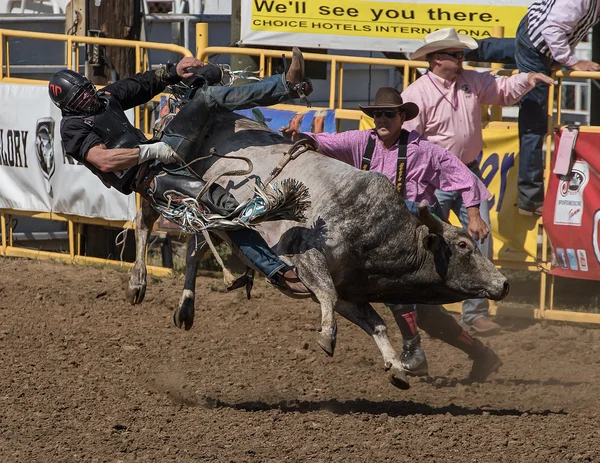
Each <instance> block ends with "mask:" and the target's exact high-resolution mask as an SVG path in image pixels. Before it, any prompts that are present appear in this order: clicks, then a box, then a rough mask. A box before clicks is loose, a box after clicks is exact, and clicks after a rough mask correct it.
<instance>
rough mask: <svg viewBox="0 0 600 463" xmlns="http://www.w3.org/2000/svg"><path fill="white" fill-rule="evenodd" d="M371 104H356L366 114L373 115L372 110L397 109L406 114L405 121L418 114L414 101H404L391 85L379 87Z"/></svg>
mask: <svg viewBox="0 0 600 463" xmlns="http://www.w3.org/2000/svg"><path fill="white" fill-rule="evenodd" d="M373 103H374V104H373V105H372V106H363V105H358V107H359V108H360V109H362V110H363V112H364V113H365V114H366V115H367V116H371V117H373V112H374V111H378V110H379V111H385V110H386V109H398V110H399V111H403V112H404V114H406V119H404V120H405V121H410V120H411V119H414V118H415V117H417V114H419V107H418V106H417V105H416V104H414V103H404V102H403V101H402V97H401V96H400V93H399V92H398V90H396V89H395V88H393V87H381V88H380V89H379V90H377V93H376V94H375V101H374V102H373Z"/></svg>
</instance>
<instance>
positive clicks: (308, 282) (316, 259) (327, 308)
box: [290, 248, 338, 356]
mask: <svg viewBox="0 0 600 463" xmlns="http://www.w3.org/2000/svg"><path fill="white" fill-rule="evenodd" d="M290 260H291V261H292V263H293V264H294V265H295V266H296V270H297V272H298V276H299V277H300V279H301V280H302V282H303V283H304V284H305V286H306V287H307V288H308V289H310V290H311V291H312V292H313V294H314V295H315V297H316V298H317V300H318V302H319V304H320V305H321V328H320V330H319V334H318V336H317V344H319V346H320V347H321V349H323V350H324V351H325V352H326V353H327V355H329V356H333V353H334V351H335V343H336V340H337V322H336V320H335V312H334V309H335V307H336V304H337V301H338V299H337V291H336V289H335V285H334V284H333V280H332V279H331V274H330V273H329V270H328V268H327V262H326V260H325V256H323V254H322V253H321V252H320V251H318V250H317V249H314V248H313V249H309V250H307V251H306V252H304V253H303V254H297V255H295V256H293V257H291V258H290Z"/></svg>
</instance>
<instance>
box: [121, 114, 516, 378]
mask: <svg viewBox="0 0 600 463" xmlns="http://www.w3.org/2000/svg"><path fill="white" fill-rule="evenodd" d="M215 117H216V119H215V121H214V122H213V124H212V125H211V131H210V132H209V134H208V136H207V138H206V139H205V140H204V143H203V147H202V150H201V151H202V152H201V153H200V159H201V160H200V161H199V162H197V163H195V164H194V170H195V171H196V172H203V173H204V178H205V179H209V178H214V177H215V176H218V175H220V174H224V173H226V172H230V171H233V170H243V169H245V168H247V165H246V163H245V162H244V161H242V160H234V159H227V156H230V155H233V156H242V157H245V158H248V159H249V160H250V161H251V162H252V164H253V171H252V174H251V175H249V176H247V177H239V176H238V177H233V176H224V177H222V178H220V179H219V181H218V183H219V184H220V185H222V186H223V187H224V188H226V189H227V190H228V191H229V192H231V193H233V194H234V196H235V197H236V199H237V200H238V201H240V202H242V201H244V200H246V199H248V198H249V197H250V196H251V195H252V191H251V189H250V188H248V187H249V185H250V184H251V183H253V182H254V180H255V179H256V178H257V177H260V178H261V179H263V180H264V179H266V178H268V177H269V175H270V173H272V171H273V170H274V168H275V167H276V166H277V165H278V163H279V162H280V161H281V159H282V156H283V154H284V153H286V152H287V151H288V150H289V149H290V147H291V143H290V142H288V141H287V140H285V139H284V138H283V137H281V136H280V135H278V134H276V133H274V132H272V131H271V130H269V129H268V128H266V127H265V126H264V125H262V124H260V123H259V122H255V121H252V120H250V119H247V118H244V117H242V116H239V115H237V114H235V113H223V114H219V115H218V116H215ZM211 149H213V150H215V149H216V151H217V152H218V153H219V154H220V155H221V156H225V159H223V158H222V157H215V156H210V155H209V154H210V150H211ZM204 157H205V158H204ZM203 158H204V159H203ZM279 178H293V179H296V180H298V181H300V182H302V183H304V184H305V185H306V186H307V187H308V190H309V192H310V201H311V204H310V207H309V208H308V210H307V211H306V212H305V215H306V218H307V221H306V222H305V223H303V224H301V223H298V222H293V221H287V220H280V221H271V222H263V223H261V224H260V225H259V226H257V230H258V231H259V232H260V233H261V235H262V236H263V237H264V238H265V240H266V241H267V243H268V244H269V246H271V248H272V249H273V250H274V252H275V254H277V255H279V256H281V257H282V258H283V259H284V260H286V261H287V262H288V263H290V264H292V265H294V266H295V267H296V269H297V273H298V275H299V277H300V279H301V280H302V282H303V283H304V284H305V285H306V286H307V287H308V288H309V289H310V290H311V291H312V293H313V294H314V297H313V299H314V300H316V301H318V302H319V304H320V305H321V328H320V330H319V334H318V339H317V342H318V344H319V346H321V348H322V349H323V350H324V351H325V352H326V353H327V354H329V355H330V356H331V355H333V353H334V349H335V344H336V335H337V326H336V320H335V315H334V312H337V313H339V314H341V315H342V316H344V317H345V318H347V319H348V320H350V321H351V322H353V323H355V324H356V325H358V326H360V327H361V328H362V329H363V330H364V331H366V332H367V333H368V334H369V335H371V336H372V337H373V339H374V341H375V343H376V344H377V347H378V348H379V350H380V351H381V354H382V356H383V361H384V366H385V369H386V371H388V372H389V379H390V381H391V382H392V384H394V385H395V386H396V387H399V388H402V389H406V388H408V381H407V378H406V374H405V372H404V370H403V368H402V366H401V362H400V357H399V356H398V354H397V353H396V351H395V350H394V348H393V347H392V345H391V343H390V341H389V339H388V336H387V333H386V326H385V323H384V321H383V319H382V318H381V317H380V316H379V315H378V314H377V312H376V311H375V310H374V309H373V307H372V306H371V304H370V303H372V302H386V303H392V304H398V303H423V304H446V303H452V302H457V301H462V300H465V299H470V298H488V299H493V300H500V299H503V298H504V297H505V296H506V295H507V293H508V290H509V284H508V281H507V279H506V278H505V277H504V276H503V275H502V274H501V273H500V272H499V271H498V270H497V269H496V268H495V266H494V265H493V264H492V262H490V261H489V260H488V259H487V258H485V257H484V256H483V255H482V254H481V253H480V251H479V250H478V249H477V246H476V245H475V243H474V241H473V239H472V238H471V237H470V236H469V235H468V234H467V233H466V232H465V231H463V230H462V229H460V228H457V227H454V226H451V225H448V224H446V223H443V222H441V221H440V220H438V219H437V218H436V217H434V216H433V215H431V214H430V212H429V210H428V209H427V207H423V206H422V207H420V208H419V215H418V217H417V216H415V215H413V214H411V213H410V212H409V211H408V209H407V207H406V205H405V204H404V201H403V198H402V197H401V195H400V194H399V193H398V192H397V191H396V190H395V188H394V186H393V185H392V183H391V182H390V181H389V180H388V179H387V178H386V177H384V176H383V175H381V174H378V173H374V172H364V171H360V170H357V169H355V168H354V167H351V166H349V165H346V164H344V163H341V162H339V161H336V160H333V159H330V158H328V157H326V156H322V155H320V154H318V153H316V152H314V151H310V150H309V151H307V152H305V153H303V154H302V155H300V156H299V157H298V158H297V159H295V160H293V161H291V162H289V163H288V164H287V165H285V167H284V168H283V171H282V172H281V173H280V174H279ZM157 218H158V213H157V212H155V211H154V209H152V208H151V207H150V206H149V204H148V203H147V202H146V201H143V203H142V208H141V209H140V212H139V213H138V216H137V218H136V226H137V228H136V241H137V245H136V247H137V258H136V263H135V266H134V268H133V270H132V273H131V277H130V280H129V284H128V288H127V297H128V300H129V301H130V302H131V303H140V302H142V300H143V298H144V294H145V291H146V262H145V255H146V246H147V243H148V238H149V235H150V230H151V228H152V225H153V223H154V221H155V220H156V219H157ZM217 233H219V232H217ZM219 234H220V233H219ZM222 235H223V236H222V238H225V239H226V236H225V235H224V234H222ZM198 242H204V238H203V237H202V235H200V236H199V237H198V239H197V240H194V239H191V240H190V243H198ZM201 254H202V253H200V252H196V246H195V245H190V246H188V252H187V261H186V264H187V272H186V279H185V288H184V291H183V295H182V298H181V302H180V305H179V307H178V308H177V309H176V311H175V314H174V319H175V321H176V324H177V325H178V326H179V327H182V326H185V328H186V329H190V328H191V327H192V323H193V320H194V303H195V301H194V300H195V280H196V271H197V267H198V261H199V257H200V256H201ZM246 263H247V262H246Z"/></svg>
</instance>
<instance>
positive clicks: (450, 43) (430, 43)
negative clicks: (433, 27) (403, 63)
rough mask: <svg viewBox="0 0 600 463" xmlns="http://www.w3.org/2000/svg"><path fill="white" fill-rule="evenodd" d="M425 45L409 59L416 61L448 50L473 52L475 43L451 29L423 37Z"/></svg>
mask: <svg viewBox="0 0 600 463" xmlns="http://www.w3.org/2000/svg"><path fill="white" fill-rule="evenodd" d="M424 41H425V44H424V45H423V46H422V47H420V48H417V49H416V50H415V51H414V53H413V54H412V55H411V57H410V59H412V60H418V59H421V58H424V57H425V56H427V55H428V54H429V53H434V52H436V51H440V50H447V49H448V48H468V49H469V50H475V49H476V48H477V42H476V41H475V40H474V39H472V38H471V37H469V36H468V35H465V34H459V33H458V32H456V29H454V28H453V27H448V28H446V29H440V30H437V31H435V32H432V33H431V34H427V35H426V36H425V39H424Z"/></svg>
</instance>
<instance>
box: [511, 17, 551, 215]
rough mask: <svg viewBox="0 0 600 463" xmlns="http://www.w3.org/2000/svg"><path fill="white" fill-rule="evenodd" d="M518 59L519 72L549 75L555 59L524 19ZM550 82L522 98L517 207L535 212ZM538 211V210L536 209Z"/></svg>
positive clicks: (541, 198) (540, 201) (539, 199)
mask: <svg viewBox="0 0 600 463" xmlns="http://www.w3.org/2000/svg"><path fill="white" fill-rule="evenodd" d="M516 40H517V46H516V50H515V60H516V63H517V68H518V69H519V72H542V73H544V74H547V75H549V74H550V71H551V67H552V59H551V58H548V57H547V56H545V55H542V54H541V53H540V52H538V51H537V49H536V48H535V47H534V45H533V44H532V43H531V40H530V39H529V36H528V33H527V26H526V24H525V20H523V21H521V24H520V25H519V28H518V29H517V38H516ZM547 113H548V85H546V84H538V85H536V87H535V88H534V89H533V90H531V91H530V92H528V93H526V94H525V95H523V98H521V101H520V102H519V177H518V181H517V186H518V188H519V199H518V207H519V208H520V209H521V210H523V211H525V212H536V209H538V208H540V207H541V206H542V204H543V203H544V152H543V150H542V147H543V145H544V139H545V136H546V131H547V128H548V119H547ZM537 212H539V210H538V211H537Z"/></svg>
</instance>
